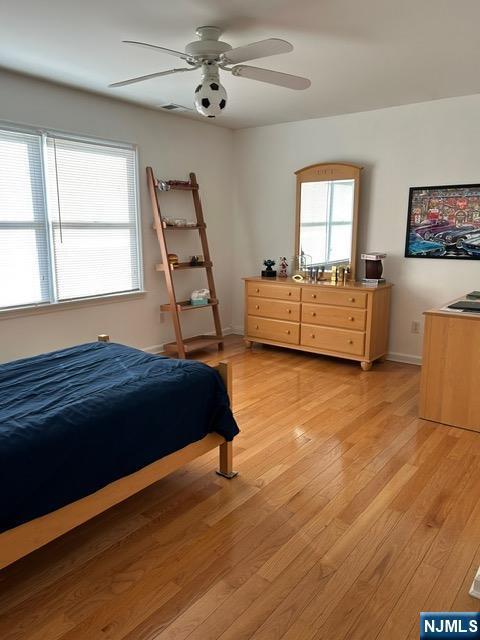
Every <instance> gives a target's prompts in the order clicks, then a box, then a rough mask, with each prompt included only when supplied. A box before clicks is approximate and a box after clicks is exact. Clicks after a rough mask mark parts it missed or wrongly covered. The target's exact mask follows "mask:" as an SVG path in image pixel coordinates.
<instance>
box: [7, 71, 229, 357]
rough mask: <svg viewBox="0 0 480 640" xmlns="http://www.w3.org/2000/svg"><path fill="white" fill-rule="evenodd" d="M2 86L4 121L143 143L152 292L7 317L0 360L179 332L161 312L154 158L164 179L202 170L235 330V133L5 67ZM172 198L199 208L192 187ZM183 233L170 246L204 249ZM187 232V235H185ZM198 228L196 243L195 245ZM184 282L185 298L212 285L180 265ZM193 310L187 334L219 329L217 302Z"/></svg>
mask: <svg viewBox="0 0 480 640" xmlns="http://www.w3.org/2000/svg"><path fill="white" fill-rule="evenodd" d="M0 86H1V88H2V89H1V100H0V120H8V121H11V122H15V123H23V124H29V125H34V126H42V127H50V128H55V129H60V130H65V131H68V132H72V133H77V134H82V135H86V136H94V137H104V138H107V139H112V140H120V141H126V142H132V143H135V144H137V145H139V167H140V176H139V179H140V180H139V181H140V185H141V193H140V196H141V213H142V227H143V255H144V267H145V288H146V290H147V292H148V293H147V294H146V296H145V297H143V298H140V299H135V300H129V301H122V302H116V303H109V304H104V303H102V304H100V305H93V306H87V307H84V306H78V307H77V308H75V309H69V310H61V311H50V312H48V313H40V314H35V315H27V316H24V317H16V318H11V319H6V318H0V361H6V360H11V359H14V358H19V357H23V356H28V355H32V354H35V353H39V352H44V351H48V350H51V349H57V348H61V347H64V346H68V345H72V344H77V343H81V342H87V341H91V340H95V339H96V336H97V334H98V333H108V334H110V336H111V338H112V339H113V340H116V341H118V342H123V343H125V344H130V345H132V346H137V347H151V346H154V345H159V344H163V343H164V342H168V341H170V340H172V339H173V331H172V326H171V321H170V318H169V316H168V314H162V316H163V317H162V318H161V317H160V313H159V305H160V303H163V302H167V296H166V292H165V288H164V284H163V276H162V275H161V274H159V273H156V272H155V271H154V265H155V263H156V262H159V261H160V254H159V248H158V244H157V242H156V238H155V235H154V233H153V231H152V229H151V210H150V202H149V199H148V192H147V189H146V180H145V167H146V166H147V165H152V166H153V167H154V168H155V169H156V171H157V174H158V175H159V176H160V177H164V178H177V179H187V178H188V173H189V172H190V171H195V172H196V173H197V179H198V181H199V183H200V186H201V197H202V203H203V205H204V212H205V218H206V221H207V225H208V237H209V243H210V251H211V253H212V256H213V260H214V262H215V265H216V266H215V269H214V273H215V278H216V285H217V294H218V296H219V299H220V302H221V306H220V312H221V316H222V322H223V325H224V327H226V328H228V327H229V326H230V324H231V287H230V283H231V278H232V267H231V256H232V236H231V228H232V220H231V193H232V175H233V174H232V171H231V167H232V132H231V131H229V130H227V129H223V128H219V127H214V126H212V125H210V124H207V123H203V122H198V123H197V122H195V121H192V120H188V119H185V118H180V117H178V116H173V115H170V114H164V113H160V112H158V111H153V110H149V109H144V108H141V107H137V106H133V105H129V104H127V103H122V102H119V101H115V100H109V99H106V98H104V97H99V96H96V95H94V94H89V93H85V92H81V91H76V90H73V89H69V88H65V87H60V86H58V85H55V84H50V83H47V82H43V81H39V80H34V79H32V78H27V77H24V76H20V75H15V74H10V73H7V72H0ZM165 201H168V207H167V209H166V211H165V213H167V214H168V213H169V212H170V214H171V215H181V213H182V211H183V212H184V213H185V214H187V213H188V214H190V215H192V216H193V207H192V206H191V195H190V194H189V193H178V192H176V193H173V192H171V193H168V194H166V195H165ZM190 233H191V234H192V235H191V236H190ZM185 234H186V235H183V232H182V233H179V234H178V235H175V236H173V235H172V237H175V241H176V246H175V248H173V247H172V249H173V250H175V252H177V253H179V255H180V257H182V256H185V255H188V254H194V253H200V252H201V247H200V245H199V240H198V234H196V233H194V232H185ZM187 235H188V236H189V239H186V237H187ZM193 236H196V238H195V240H196V241H197V243H198V244H195V243H194V239H193ZM179 238H181V239H179ZM177 249H178V251H177ZM202 274H203V272H202ZM176 282H177V283H178V285H179V287H178V291H177V293H178V294H181V296H182V297H183V296H185V297H188V295H189V293H190V291H191V290H192V289H193V288H198V287H200V286H206V280H204V278H202V276H201V275H200V274H199V272H181V273H178V274H177V275H176ZM0 286H1V283H0ZM185 316H186V318H185V321H184V323H183V326H184V328H185V334H186V335H192V334H194V333H197V332H204V331H209V330H210V331H211V330H213V323H212V321H211V310H210V309H207V310H199V311H195V312H192V313H191V314H185ZM194 316H195V317H194Z"/></svg>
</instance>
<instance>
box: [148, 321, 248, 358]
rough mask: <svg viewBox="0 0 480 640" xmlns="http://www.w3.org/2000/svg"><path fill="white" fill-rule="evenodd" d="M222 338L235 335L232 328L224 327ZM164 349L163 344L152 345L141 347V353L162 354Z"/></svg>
mask: <svg viewBox="0 0 480 640" xmlns="http://www.w3.org/2000/svg"><path fill="white" fill-rule="evenodd" d="M222 332H223V335H224V336H230V335H231V334H232V333H236V332H235V331H233V329H232V327H224V328H223V329H222ZM205 335H209V336H210V335H211V336H214V335H215V331H208V332H207V333H206V334H205ZM164 348H165V343H163V344H154V345H152V346H151V347H142V351H146V352H147V353H163V351H164Z"/></svg>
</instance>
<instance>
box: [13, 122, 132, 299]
mask: <svg viewBox="0 0 480 640" xmlns="http://www.w3.org/2000/svg"><path fill="white" fill-rule="evenodd" d="M0 252H1V253H0V278H1V280H0V307H3V308H5V307H10V306H18V305H28V304H38V303H49V302H50V303H51V302H58V301H65V300H72V299H78V298H85V297H95V296H102V295H109V294H114V293H122V292H129V291H136V290H139V289H140V287H141V270H140V266H139V265H140V260H139V238H138V212H137V199H136V157H135V150H134V149H133V148H132V147H126V146H115V145H112V144H107V143H105V144H97V143H92V142H87V141H81V140H77V139H69V138H66V137H63V136H53V135H48V134H44V133H39V134H25V133H16V132H14V133H11V132H8V131H0Z"/></svg>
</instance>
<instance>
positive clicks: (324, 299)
mask: <svg viewBox="0 0 480 640" xmlns="http://www.w3.org/2000/svg"><path fill="white" fill-rule="evenodd" d="M390 290H391V285H390V284H388V283H387V284H385V285H380V286H378V287H375V288H372V287H366V286H365V285H362V284H361V283H355V282H354V283H349V284H348V285H332V284H330V283H327V282H325V283H323V282H322V283H318V284H307V283H297V282H295V280H292V279H291V278H275V279H274V278H272V279H271V280H270V279H267V278H260V277H253V278H245V342H246V344H247V345H248V346H251V344H252V343H254V342H261V343H264V344H272V345H276V346H279V347H288V348H290V349H299V350H300V351H311V352H312V353H320V354H325V355H330V356H338V357H340V358H348V359H349V360H357V361H359V362H360V364H361V367H362V369H363V370H364V371H368V370H369V369H371V367H372V363H373V361H374V360H377V359H379V358H381V357H382V356H384V355H385V354H386V352H387V347H388V327H389V312H390Z"/></svg>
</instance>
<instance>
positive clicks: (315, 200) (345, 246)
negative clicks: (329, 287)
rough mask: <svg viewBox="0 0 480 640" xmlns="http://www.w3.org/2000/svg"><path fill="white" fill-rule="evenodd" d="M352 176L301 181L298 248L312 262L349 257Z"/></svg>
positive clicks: (352, 195)
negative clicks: (347, 178)
mask: <svg viewBox="0 0 480 640" xmlns="http://www.w3.org/2000/svg"><path fill="white" fill-rule="evenodd" d="M353 197H354V180H334V181H322V182H303V183H302V191H301V202H302V221H301V226H300V244H301V250H302V251H303V252H304V253H305V254H307V255H308V256H310V257H311V258H312V264H313V265H331V264H335V263H342V262H346V261H348V260H349V256H350V248H351V242H352V224H353V221H352V212H353Z"/></svg>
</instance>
